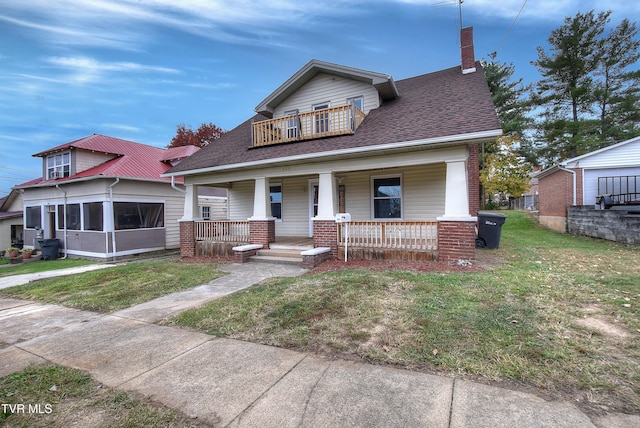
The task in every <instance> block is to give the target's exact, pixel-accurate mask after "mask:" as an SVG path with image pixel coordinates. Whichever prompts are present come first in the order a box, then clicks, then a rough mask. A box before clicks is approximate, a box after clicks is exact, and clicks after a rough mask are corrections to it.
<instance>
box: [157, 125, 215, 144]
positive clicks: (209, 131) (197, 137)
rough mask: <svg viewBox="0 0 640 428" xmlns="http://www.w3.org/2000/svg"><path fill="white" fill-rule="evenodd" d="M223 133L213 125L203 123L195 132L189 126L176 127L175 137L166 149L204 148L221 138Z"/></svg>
mask: <svg viewBox="0 0 640 428" xmlns="http://www.w3.org/2000/svg"><path fill="white" fill-rule="evenodd" d="M224 133H225V131H224V130H223V129H222V128H220V127H218V126H216V125H214V124H213V123H211V122H210V123H203V124H202V125H200V127H199V128H198V129H197V130H195V131H194V130H192V129H191V126H189V127H186V126H185V125H184V123H181V124H179V125H178V126H177V131H176V135H175V136H174V137H173V138H172V139H171V143H170V144H169V146H168V147H182V146H190V145H191V146H198V147H204V146H207V145H209V144H211V143H212V142H213V141H214V140H217V139H218V138H220V137H222V136H223V135H224Z"/></svg>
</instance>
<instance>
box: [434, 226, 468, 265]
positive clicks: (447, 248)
mask: <svg viewBox="0 0 640 428" xmlns="http://www.w3.org/2000/svg"><path fill="white" fill-rule="evenodd" d="M475 258H476V222H475V221H446V220H445V221H443V220H441V221H440V222H438V261H441V262H456V261H458V260H466V261H472V260H475Z"/></svg>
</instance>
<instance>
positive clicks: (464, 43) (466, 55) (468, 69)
mask: <svg viewBox="0 0 640 428" xmlns="http://www.w3.org/2000/svg"><path fill="white" fill-rule="evenodd" d="M460 53H461V55H462V74H467V73H474V72H475V71H476V58H475V53H474V51H473V27H466V28H463V29H462V30H460Z"/></svg>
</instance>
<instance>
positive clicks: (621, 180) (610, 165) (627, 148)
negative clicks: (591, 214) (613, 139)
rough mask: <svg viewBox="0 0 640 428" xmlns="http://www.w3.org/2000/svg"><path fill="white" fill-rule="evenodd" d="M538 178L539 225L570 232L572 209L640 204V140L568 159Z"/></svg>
mask: <svg viewBox="0 0 640 428" xmlns="http://www.w3.org/2000/svg"><path fill="white" fill-rule="evenodd" d="M537 178H538V186H539V193H540V208H539V222H540V224H542V225H543V226H546V227H548V228H550V229H553V230H556V231H559V232H566V231H567V208H568V207H570V206H574V205H591V206H597V207H598V208H610V204H611V205H613V206H614V207H615V206H621V207H624V206H625V205H627V206H628V204H633V203H634V201H635V203H637V204H640V201H637V200H638V199H640V187H638V186H639V185H640V137H636V138H632V139H630V140H626V141H623V142H621V143H618V144H614V145H612V146H609V147H605V148H603V149H600V150H596V151H594V152H591V153H587V154H584V155H582V156H578V157H575V158H571V159H567V160H566V161H564V162H561V163H560V164H558V165H554V166H552V167H550V168H546V169H545V170H543V171H542V172H540V173H539V174H538V175H537ZM605 195H606V196H608V198H605ZM609 202H610V204H609Z"/></svg>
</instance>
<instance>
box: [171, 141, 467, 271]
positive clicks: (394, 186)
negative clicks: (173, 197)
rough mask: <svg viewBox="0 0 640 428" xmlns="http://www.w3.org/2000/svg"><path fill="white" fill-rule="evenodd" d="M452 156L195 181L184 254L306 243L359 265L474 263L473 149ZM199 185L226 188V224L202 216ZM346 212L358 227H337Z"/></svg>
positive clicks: (190, 184)
mask: <svg viewBox="0 0 640 428" xmlns="http://www.w3.org/2000/svg"><path fill="white" fill-rule="evenodd" d="M447 154H450V156H449V158H447V156H443V153H442V152H441V153H438V154H437V156H438V158H437V160H436V155H434V156H433V160H430V159H427V161H425V159H424V157H423V158H422V159H419V158H417V157H416V156H412V155H411V153H408V154H403V155H402V162H400V161H399V160H398V159H394V157H391V156H390V157H387V158H386V159H384V160H382V159H375V158H371V160H369V161H368V162H367V161H359V162H358V163H359V165H354V163H353V162H351V163H350V164H349V167H350V168H349V169H343V168H339V167H340V166H341V165H340V162H336V163H334V164H333V165H332V166H333V167H334V169H333V170H328V171H324V172H314V171H312V170H313V169H315V171H317V170H318V169H320V168H318V166H319V165H314V164H309V165H304V166H302V165H300V166H298V165H296V166H291V167H288V166H285V167H281V168H271V169H270V171H260V172H261V174H257V173H256V174H253V177H252V178H249V177H241V178H239V179H236V180H234V181H227V179H228V178H229V177H228V176H227V175H226V174H222V175H218V176H216V177H200V178H199V179H198V180H193V181H192V182H189V181H187V183H186V186H187V193H186V199H185V211H184V214H185V215H184V218H183V219H182V220H181V230H182V233H181V249H182V254H183V256H230V255H233V248H237V247H243V248H245V249H247V248H251V249H255V248H263V249H266V248H270V247H271V246H273V245H274V244H281V243H282V242H287V241H291V240H302V241H304V242H305V243H306V246H309V244H311V245H312V248H315V249H318V248H321V249H327V252H328V255H329V257H331V258H342V257H344V253H345V251H346V252H347V253H348V257H349V258H356V259H392V260H415V261H429V260H460V259H466V260H469V259H473V258H474V257H475V226H476V217H474V216H472V215H471V211H470V208H469V207H470V202H469V201H470V200H473V196H470V194H469V191H468V189H469V177H468V165H467V162H468V153H467V150H466V148H465V150H459V149H458V150H456V151H454V150H449V151H448V152H447ZM443 157H444V161H443ZM395 161H397V163H396V162H395ZM323 166H327V165H323ZM357 166H360V168H357ZM248 175H252V174H250V173H249V174H248ZM201 185H215V186H218V187H220V186H222V185H224V186H226V187H227V189H228V194H229V202H228V215H229V218H228V219H227V220H222V221H203V220H202V219H199V218H198V217H197V214H198V206H197V200H196V198H195V197H194V195H196V194H197V188H198V186H201ZM344 212H348V213H350V214H351V220H352V221H351V222H349V223H342V224H339V223H336V214H338V213H344ZM473 213H474V214H475V210H474V211H473Z"/></svg>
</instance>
